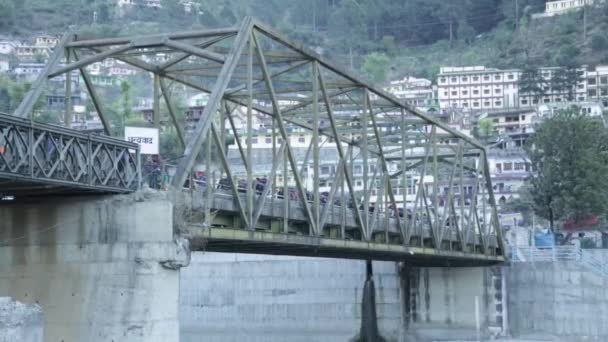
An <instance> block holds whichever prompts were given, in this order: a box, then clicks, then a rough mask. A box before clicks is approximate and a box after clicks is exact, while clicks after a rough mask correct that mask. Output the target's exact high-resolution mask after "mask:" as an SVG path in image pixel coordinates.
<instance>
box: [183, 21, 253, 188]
mask: <svg viewBox="0 0 608 342" xmlns="http://www.w3.org/2000/svg"><path fill="white" fill-rule="evenodd" d="M252 27H253V26H252V22H251V18H247V19H245V20H244V21H243V23H242V25H241V29H240V30H239V33H238V34H237V36H236V38H235V43H234V46H233V48H232V50H231V52H230V54H229V55H228V58H227V59H226V62H225V63H224V65H223V67H222V71H221V72H220V74H219V76H218V79H217V82H216V83H215V85H214V86H213V90H212V92H211V95H210V96H209V101H208V102H207V105H206V106H205V109H204V110H203V114H202V118H201V119H200V120H199V122H198V123H197V124H196V128H195V130H194V134H193V137H192V139H191V140H190V141H189V142H188V145H187V146H186V150H185V151H184V158H183V159H182V160H181V161H180V163H179V166H178V168H177V171H176V173H175V178H174V179H173V186H174V187H175V188H176V189H180V188H181V187H182V185H183V184H184V182H185V181H186V178H187V177H188V173H189V172H190V170H191V169H192V166H194V161H195V160H196V156H197V155H198V152H199V151H200V148H201V146H202V144H203V142H204V141H205V138H206V135H207V132H208V131H209V128H210V126H211V118H212V116H213V113H215V112H216V111H217V109H218V107H219V105H220V101H221V100H222V97H223V96H224V92H225V91H226V88H227V87H228V83H229V82H230V76H231V75H232V73H233V72H234V69H235V68H236V64H237V63H238V62H239V58H240V56H241V54H242V52H243V49H244V48H245V45H246V44H247V41H248V40H249V36H250V33H251V31H252Z"/></svg>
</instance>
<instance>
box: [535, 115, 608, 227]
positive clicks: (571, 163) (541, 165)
mask: <svg viewBox="0 0 608 342" xmlns="http://www.w3.org/2000/svg"><path fill="white" fill-rule="evenodd" d="M526 151H527V153H528V156H529V158H530V161H531V163H532V169H533V173H532V175H531V177H530V179H529V186H530V190H531V194H532V199H533V202H534V210H535V212H536V214H537V215H538V216H540V217H543V218H545V219H547V220H548V221H549V223H550V227H551V229H552V230H553V229H554V227H555V222H556V221H559V220H564V219H574V220H575V221H578V220H581V219H583V218H586V217H589V216H591V215H598V216H602V215H605V214H606V213H608V191H605V189H607V188H608V177H606V175H607V174H608V135H607V132H606V131H605V129H604V128H603V125H601V124H600V123H599V122H598V121H597V120H596V118H592V117H588V116H586V115H584V114H580V111H579V110H578V108H576V107H574V108H571V109H569V110H566V111H562V112H559V113H557V114H555V115H554V116H553V117H551V118H549V119H547V120H545V121H544V122H543V123H542V124H541V125H540V126H539V127H537V129H536V132H535V133H534V135H533V136H532V137H531V138H530V139H529V141H528V145H527V146H526Z"/></svg>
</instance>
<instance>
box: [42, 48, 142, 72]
mask: <svg viewBox="0 0 608 342" xmlns="http://www.w3.org/2000/svg"><path fill="white" fill-rule="evenodd" d="M132 48H133V45H131V44H127V45H125V46H119V47H117V48H113V49H109V50H106V51H104V52H101V53H98V54H96V55H93V56H89V57H86V58H83V59H80V60H78V61H77V62H74V63H72V64H68V65H66V66H64V67H61V68H59V69H57V70H55V71H53V72H50V73H49V74H48V76H47V77H48V78H53V77H56V76H59V75H61V74H65V73H66V72H70V71H72V70H76V69H80V68H84V67H86V66H87V65H89V64H93V63H96V62H99V61H101V60H104V59H106V58H109V57H112V56H115V55H118V54H120V53H123V52H125V51H129V50H131V49H132Z"/></svg>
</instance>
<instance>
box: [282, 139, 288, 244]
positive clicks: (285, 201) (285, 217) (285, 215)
mask: <svg viewBox="0 0 608 342" xmlns="http://www.w3.org/2000/svg"><path fill="white" fill-rule="evenodd" d="M285 144H287V142H286V143H285ZM285 146H287V145H285ZM287 163H288V160H287V149H285V150H284V151H283V233H285V234H287V233H289V182H288V179H289V177H288V175H289V168H288V166H287Z"/></svg>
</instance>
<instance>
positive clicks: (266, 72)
mask: <svg viewBox="0 0 608 342" xmlns="http://www.w3.org/2000/svg"><path fill="white" fill-rule="evenodd" d="M251 38H252V39H253V41H254V45H255V48H256V51H257V56H258V59H259V60H260V66H261V67H262V74H263V75H264V79H265V81H266V87H267V88H268V90H269V91H270V98H271V101H272V104H273V107H274V114H275V116H276V118H277V126H278V128H279V131H280V132H281V135H282V136H283V140H284V141H285V142H286V146H287V158H288V159H289V163H290V164H291V170H292V171H293V175H294V178H295V180H296V186H297V187H298V190H299V191H300V196H301V201H302V207H303V209H304V212H305V214H306V217H307V218H308V221H309V224H310V226H311V228H312V229H311V231H310V233H311V235H316V234H317V229H318V227H317V226H316V225H315V220H314V217H313V214H312V211H311V210H310V206H309V205H308V201H307V200H306V190H305V189H304V186H303V184H302V179H301V178H300V174H299V172H298V164H297V163H296V161H295V158H294V155H293V151H292V150H291V146H290V143H289V135H288V134H287V129H286V128H285V124H284V122H283V115H282V113H281V106H280V104H279V102H278V100H277V97H276V94H275V93H274V85H273V82H272V79H271V78H270V71H269V70H268V66H267V65H266V58H265V57H264V53H263V51H262V47H261V46H260V44H259V41H258V39H257V37H256V32H255V30H252V34H251ZM283 178H285V176H283Z"/></svg>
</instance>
